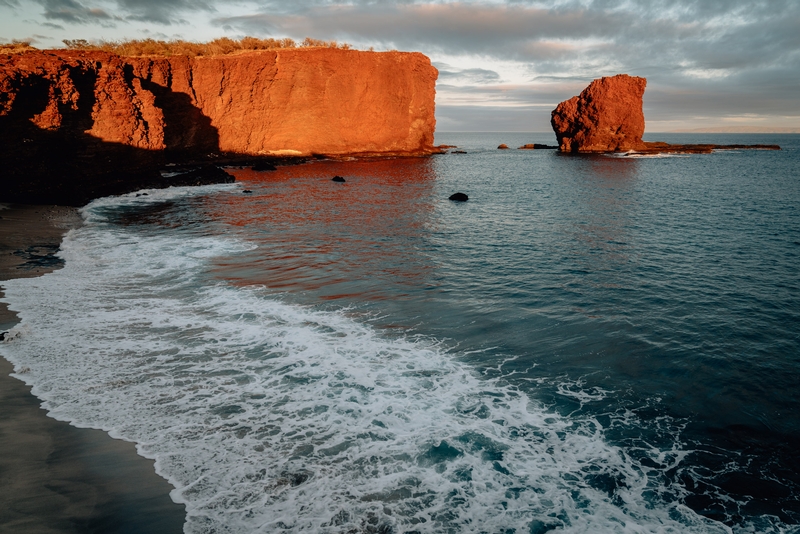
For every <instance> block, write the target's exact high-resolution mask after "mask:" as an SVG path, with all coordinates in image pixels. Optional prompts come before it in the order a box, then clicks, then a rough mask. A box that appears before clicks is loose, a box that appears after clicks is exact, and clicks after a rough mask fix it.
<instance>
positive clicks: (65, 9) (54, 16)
mask: <svg viewBox="0 0 800 534" xmlns="http://www.w3.org/2000/svg"><path fill="white" fill-rule="evenodd" d="M39 3H41V4H42V6H43V7H44V17H45V18H46V19H48V20H61V21H64V22H69V23H73V24H88V23H104V22H108V21H110V20H111V19H112V17H111V15H109V14H108V13H107V12H106V11H105V10H103V9H100V8H96V7H95V8H93V7H87V6H85V5H83V4H81V3H80V2H78V1H76V0H39Z"/></svg>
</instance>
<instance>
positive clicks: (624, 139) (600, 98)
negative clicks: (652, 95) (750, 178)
mask: <svg viewBox="0 0 800 534" xmlns="http://www.w3.org/2000/svg"><path fill="white" fill-rule="evenodd" d="M646 86H647V80H645V79H644V78H638V77H635V76H628V75H627V74H617V75H616V76H611V77H606V78H600V79H598V80H594V81H593V82H592V83H590V84H589V86H588V87H587V88H586V89H584V90H583V92H582V93H581V94H580V95H579V96H573V97H572V98H570V99H569V100H565V101H564V102H561V103H560V104H559V105H558V106H557V107H556V109H554V110H553V112H552V114H551V116H550V124H552V126H553V130H554V131H555V133H556V138H557V139H558V144H559V146H558V148H559V150H561V152H584V153H585V152H629V151H634V152H637V153H643V154H660V153H685V154H709V153H711V152H713V151H715V150H740V149H755V150H780V147H779V146H778V145H713V144H692V145H670V144H668V143H663V142H646V141H642V136H643V135H644V112H643V111H642V95H644V89H645V87H646ZM520 148H521V149H523V148H540V145H525V146H521V147H520ZM541 148H553V147H548V146H547V145H541Z"/></svg>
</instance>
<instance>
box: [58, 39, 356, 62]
mask: <svg viewBox="0 0 800 534" xmlns="http://www.w3.org/2000/svg"><path fill="white" fill-rule="evenodd" d="M64 44H65V45H66V47H67V48H68V49H69V50H98V51H103V52H112V53H114V54H117V55H120V56H189V57H196V56H225V55H229V54H237V53H241V52H250V51H254V50H282V49H287V48H339V49H342V50H350V48H351V47H350V45H349V44H347V43H337V42H336V41H321V40H319V39H312V38H310V37H306V38H305V40H303V41H301V42H299V43H298V42H295V41H294V39H289V38H286V39H258V38H256V37H244V38H242V39H239V40H236V39H229V38H228V37H222V38H220V39H214V40H213V41H209V42H207V43H195V42H192V41H180V40H178V41H157V40H155V39H133V40H130V41H98V42H91V43H90V42H88V41H86V40H85V39H65V40H64Z"/></svg>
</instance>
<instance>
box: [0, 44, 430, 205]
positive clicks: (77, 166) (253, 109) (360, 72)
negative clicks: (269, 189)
mask: <svg viewBox="0 0 800 534" xmlns="http://www.w3.org/2000/svg"><path fill="white" fill-rule="evenodd" d="M437 77H438V71H437V70H436V68H435V67H433V66H432V65H431V62H430V60H429V59H428V58H427V57H426V56H424V55H423V54H420V53H409V52H368V51H356V50H342V49H333V48H308V49H285V50H270V51H254V52H246V53H241V54H235V55H227V56H208V57H196V58H189V57H186V56H170V57H122V56H118V55H115V54H111V53H107V52H96V51H69V50H49V51H47V50H45V51H38V50H37V51H30V52H24V53H19V54H9V55H0V163H2V165H3V167H4V173H3V175H2V182H3V183H2V184H0V186H2V189H3V192H2V195H0V196H2V197H4V198H0V200H14V199H16V200H23V199H27V201H35V200H36V195H37V194H38V193H36V192H35V191H37V190H38V191H40V192H43V193H42V194H44V195H45V196H49V197H58V196H59V195H60V193H59V191H61V192H63V193H69V192H70V191H75V190H76V189H80V188H85V187H84V186H87V185H88V186H91V187H90V188H93V189H92V191H95V193H101V194H102V193H105V194H114V193H116V192H118V191H117V190H116V189H115V190H112V191H105V190H102V188H99V189H98V188H97V187H95V186H97V185H98V184H100V183H101V182H102V181H103V180H117V181H119V180H123V181H125V180H128V178H125V179H123V178H120V176H121V175H125V174H127V175H130V176H129V178H133V177H139V178H141V177H142V176H144V175H145V174H147V173H150V174H151V175H155V174H154V171H155V170H156V169H158V168H159V165H164V164H165V163H176V162H177V163H189V162H191V163H207V162H213V163H217V164H220V163H222V162H223V160H224V158H225V157H229V156H234V155H239V156H247V157H273V158H279V157H312V156H318V155H324V156H333V157H336V156H358V155H365V156H367V155H424V154H431V153H436V152H440V151H441V150H440V149H437V148H435V147H434V146H433V133H434V130H435V126H436V120H435V118H434V97H435V84H436V79H437ZM54 175H56V176H57V177H54ZM20 187H22V188H23V189H24V190H20ZM117 189H118V188H117ZM15 190H18V192H19V193H20V195H17V196H16V197H17V198H7V197H14V194H13V192H14V191H15ZM48 192H49V194H45V193H48ZM31 195H33V196H31ZM41 201H42V202H44V201H46V200H44V197H43V198H42V200H41Z"/></svg>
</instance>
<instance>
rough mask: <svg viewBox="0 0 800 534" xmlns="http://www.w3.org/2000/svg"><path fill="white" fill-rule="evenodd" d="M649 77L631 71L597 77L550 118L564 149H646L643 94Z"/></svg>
mask: <svg viewBox="0 0 800 534" xmlns="http://www.w3.org/2000/svg"><path fill="white" fill-rule="evenodd" d="M646 86H647V80H645V79H644V78H639V77H636V76H628V75H627V74H618V75H616V76H610V77H604V78H600V79H598V80H594V81H593V82H592V83H591V84H589V86H588V87H587V88H586V89H584V90H583V92H582V93H581V94H580V95H579V96H574V97H572V98H570V99H569V100H566V101H564V102H561V103H560V104H559V105H558V106H557V107H556V109H555V110H553V112H552V114H551V117H550V124H552V126H553V130H554V131H555V133H556V138H557V139H558V144H559V149H560V150H561V152H625V151H628V150H640V149H644V148H645V145H644V143H643V142H642V135H644V112H643V111H642V95H644V90H645V87H646Z"/></svg>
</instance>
